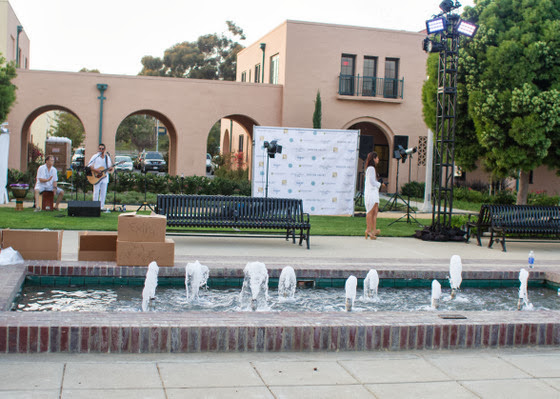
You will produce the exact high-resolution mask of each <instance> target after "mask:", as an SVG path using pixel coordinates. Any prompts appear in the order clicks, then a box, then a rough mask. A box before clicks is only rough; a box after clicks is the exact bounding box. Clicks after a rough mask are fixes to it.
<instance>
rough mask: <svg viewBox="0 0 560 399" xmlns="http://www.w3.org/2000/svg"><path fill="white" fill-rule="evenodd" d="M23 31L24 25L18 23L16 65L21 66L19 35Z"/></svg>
mask: <svg viewBox="0 0 560 399" xmlns="http://www.w3.org/2000/svg"><path fill="white" fill-rule="evenodd" d="M21 32H23V26H21V25H18V26H17V36H16V66H17V67H18V68H19V67H20V64H19V57H20V51H19V35H20V34H21Z"/></svg>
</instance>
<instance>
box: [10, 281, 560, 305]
mask: <svg viewBox="0 0 560 399" xmlns="http://www.w3.org/2000/svg"><path fill="white" fill-rule="evenodd" d="M530 293H531V301H532V303H533V306H534V310H560V297H558V295H557V293H556V291H554V290H552V289H547V288H531V289H530ZM430 295H431V294H430V290H429V289H427V288H390V287H388V288H381V289H379V291H378V294H377V296H376V297H374V298H364V297H363V293H362V289H361V284H360V286H359V290H358V291H357V295H356V299H355V301H354V302H353V305H352V311H353V312H370V311H371V312H387V311H399V312H431V311H435V310H434V309H433V308H432V307H431V302H430V300H431V297H430ZM239 297H240V288H223V289H212V288H210V289H207V290H201V291H200V292H199V298H198V299H197V300H188V299H187V297H186V295H185V290H184V289H183V288H180V287H169V286H167V287H163V288H161V287H160V288H158V289H157V291H156V295H155V301H154V303H153V304H152V306H153V310H155V311H158V312H191V311H207V312H240V311H241V312H243V311H250V310H251V309H250V306H248V305H247V304H245V305H244V304H243V303H242V301H240V298H239ZM517 302H518V288H516V287H513V286H512V287H510V288H504V287H498V288H466V289H464V290H461V291H458V293H457V295H456V297H455V298H454V299H451V295H450V290H449V289H447V290H444V291H443V293H442V296H441V299H440V302H439V307H438V310H437V311H443V312H445V311H453V312H459V311H496V310H505V311H509V310H511V311H513V310H516V309H517ZM141 307H142V295H141V290H140V287H131V286H86V287H72V288H62V287H60V288H49V287H40V286H33V285H26V286H25V287H24V288H23V290H22V293H21V297H20V298H19V300H18V302H17V303H16V304H15V305H14V310H16V311H22V312H29V311H38V312H45V311H61V312H138V311H140V310H141ZM257 310H258V311H270V312H344V311H345V291H344V290H343V289H341V288H319V289H311V288H304V289H297V290H296V292H295V294H294V297H293V298H290V299H286V298H284V297H283V296H281V295H280V296H279V295H278V293H277V291H276V290H270V291H269V295H268V299H267V301H266V303H264V304H262V305H260V306H259V308H258V309H257Z"/></svg>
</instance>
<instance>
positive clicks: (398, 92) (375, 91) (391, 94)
mask: <svg viewBox="0 0 560 399" xmlns="http://www.w3.org/2000/svg"><path fill="white" fill-rule="evenodd" d="M403 92H404V78H402V79H391V78H376V77H374V76H360V75H357V76H355V75H339V76H338V94H340V95H343V96H360V97H383V98H401V99H402V98H403Z"/></svg>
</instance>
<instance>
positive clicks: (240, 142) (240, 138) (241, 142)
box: [239, 134, 243, 152]
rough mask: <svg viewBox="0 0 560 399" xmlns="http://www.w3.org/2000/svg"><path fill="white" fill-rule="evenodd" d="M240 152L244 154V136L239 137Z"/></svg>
mask: <svg viewBox="0 0 560 399" xmlns="http://www.w3.org/2000/svg"><path fill="white" fill-rule="evenodd" d="M239 152H243V135H242V134H240V135H239Z"/></svg>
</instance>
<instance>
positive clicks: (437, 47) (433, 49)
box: [422, 37, 445, 53]
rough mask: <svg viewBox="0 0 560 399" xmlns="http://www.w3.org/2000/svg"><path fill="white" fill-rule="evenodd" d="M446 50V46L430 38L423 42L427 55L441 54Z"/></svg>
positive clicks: (423, 48)
mask: <svg viewBox="0 0 560 399" xmlns="http://www.w3.org/2000/svg"><path fill="white" fill-rule="evenodd" d="M444 49H445V46H444V44H443V43H441V42H436V41H434V40H432V39H430V38H428V37H427V38H425V39H424V40H423V41H422V50H424V51H425V52H426V53H439V52H440V51H442V50H444Z"/></svg>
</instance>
